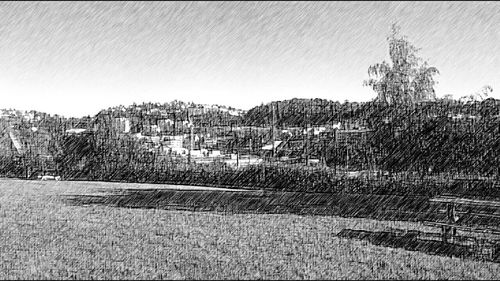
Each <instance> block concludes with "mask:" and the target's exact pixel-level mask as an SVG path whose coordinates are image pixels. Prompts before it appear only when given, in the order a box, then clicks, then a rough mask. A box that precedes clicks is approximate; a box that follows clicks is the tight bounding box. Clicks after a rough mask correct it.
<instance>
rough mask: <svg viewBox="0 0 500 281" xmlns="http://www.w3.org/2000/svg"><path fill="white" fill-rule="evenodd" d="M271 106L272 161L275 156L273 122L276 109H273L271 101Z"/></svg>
mask: <svg viewBox="0 0 500 281" xmlns="http://www.w3.org/2000/svg"><path fill="white" fill-rule="evenodd" d="M271 108H272V115H273V119H272V127H271V141H272V153H271V157H272V162H274V157H275V155H274V154H275V153H274V149H275V147H274V142H275V139H276V137H275V128H274V127H275V122H276V111H275V110H274V104H273V103H271Z"/></svg>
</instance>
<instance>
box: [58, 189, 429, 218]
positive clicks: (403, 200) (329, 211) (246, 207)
mask: <svg viewBox="0 0 500 281" xmlns="http://www.w3.org/2000/svg"><path fill="white" fill-rule="evenodd" d="M104 192H105V193H104V194H102V195H76V196H63V199H64V201H65V202H66V203H67V204H70V205H76V206H85V205H104V206H113V207H122V208H142V209H151V208H155V209H165V210H189V211H195V212H213V211H217V212H225V213H231V214H239V213H256V214H298V215H320V216H331V215H335V216H343V217H363V218H374V219H380V220H408V221H417V220H420V219H423V218H426V219H429V217H432V218H434V217H435V216H436V214H437V212H435V211H433V210H431V208H430V206H429V204H428V198H426V197H423V196H419V197H416V196H387V195H367V194H331V193H302V192H279V191H276V192H272V191H214V190H207V191H205V190H170V189H169V190H165V189H162V190H158V189H123V190H116V189H115V190H105V191H104ZM422 210H425V211H422Z"/></svg>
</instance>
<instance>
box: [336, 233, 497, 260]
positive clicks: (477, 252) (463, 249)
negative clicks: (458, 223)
mask: <svg viewBox="0 0 500 281" xmlns="http://www.w3.org/2000/svg"><path fill="white" fill-rule="evenodd" d="M337 236H338V237H342V238H349V239H358V240H365V241H369V242H370V243H372V244H374V245H377V246H384V247H390V248H402V249H405V250H409V251H418V252H423V253H426V254H431V255H440V256H448V257H459V258H466V259H474V260H485V261H491V262H496V263H500V251H499V250H500V248H499V246H498V245H497V246H496V247H495V246H494V245H478V244H476V243H475V242H474V241H473V240H471V239H469V238H467V239H465V237H462V238H463V239H462V242H461V243H459V242H456V243H445V242H442V241H440V240H438V239H435V238H438V237H436V234H435V233H424V232H416V231H412V232H408V233H402V232H399V233H397V232H396V231H379V232H372V231H365V230H352V229H343V230H342V231H340V232H339V233H338V234H337ZM420 237H421V238H423V239H421V238H420ZM457 240H459V239H457ZM464 241H467V242H466V243H463V242H464Z"/></svg>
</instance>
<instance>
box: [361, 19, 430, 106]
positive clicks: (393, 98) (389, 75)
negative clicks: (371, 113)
mask: <svg viewBox="0 0 500 281" xmlns="http://www.w3.org/2000/svg"><path fill="white" fill-rule="evenodd" d="M399 30H400V28H399V26H398V25H396V24H393V25H392V32H391V34H390V35H389V37H388V38H387V41H388V42H389V57H390V59H391V64H389V63H388V62H386V61H382V62H381V63H376V64H374V65H371V66H370V67H369V68H368V75H369V77H370V78H369V79H367V80H365V81H364V85H365V86H369V87H371V88H372V89H373V90H374V91H375V92H376V93H377V100H378V101H380V102H382V103H386V104H393V103H407V104H408V103H410V104H411V103H415V102H419V101H422V100H429V99H435V97H436V94H435V91H434V85H435V84H436V82H435V80H434V76H435V75H436V74H439V71H438V70H437V68H435V67H432V66H429V64H428V63H427V62H426V61H424V60H423V59H422V58H420V57H419V56H418V52H419V50H420V49H418V48H416V47H415V46H414V45H413V44H412V43H411V42H410V41H408V39H407V37H406V36H403V35H400V32H399Z"/></svg>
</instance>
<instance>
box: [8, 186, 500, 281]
mask: <svg viewBox="0 0 500 281" xmlns="http://www.w3.org/2000/svg"><path fill="white" fill-rule="evenodd" d="M154 187H161V188H164V186H155V185H145V184H126V183H101V182H64V181H58V182H56V181H51V182H48V181H47V182H43V181H23V180H13V179H0V235H1V239H0V279H136V278H140V279H499V278H500V264H498V263H493V262H485V261H476V260H471V259H460V258H455V257H446V256H438V255H429V254H426V253H422V252H418V251H407V250H404V249H400V248H391V247H383V246H376V245H373V244H370V243H368V242H367V241H360V240H355V239H347V238H340V237H338V236H337V234H338V233H339V232H341V231H342V230H343V229H356V230H366V231H383V230H385V229H388V228H391V229H406V230H411V229H422V228H423V227H422V226H421V225H420V224H418V223H414V222H402V221H378V220H372V219H366V218H344V217H339V216H333V215H330V216H326V215H300V214H286V213H279V212H278V213H265V212H261V213H237V212H233V213H227V212H219V211H191V210H185V211H182V210H169V209H164V208H155V207H154V206H147V208H146V207H145V208H141V206H139V205H137V204H136V205H134V206H133V207H131V206H128V205H126V204H125V205H123V206H121V207H120V206H116V204H80V205H79V204H73V203H71V202H72V201H71V200H68V199H66V198H73V197H76V196H86V197H87V198H91V197H95V198H99V196H103V195H104V194H109V193H120V192H121V190H122V189H138V190H140V189H151V188H154ZM177 192H183V190H178V191H177ZM184 192H188V191H185V190H184ZM206 192H208V191H206ZM210 192H211V193H213V194H214V197H216V195H217V194H220V193H224V192H237V191H220V190H212V191H210ZM240 192H241V191H240ZM155 204H156V205H158V204H159V202H156V203H155Z"/></svg>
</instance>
